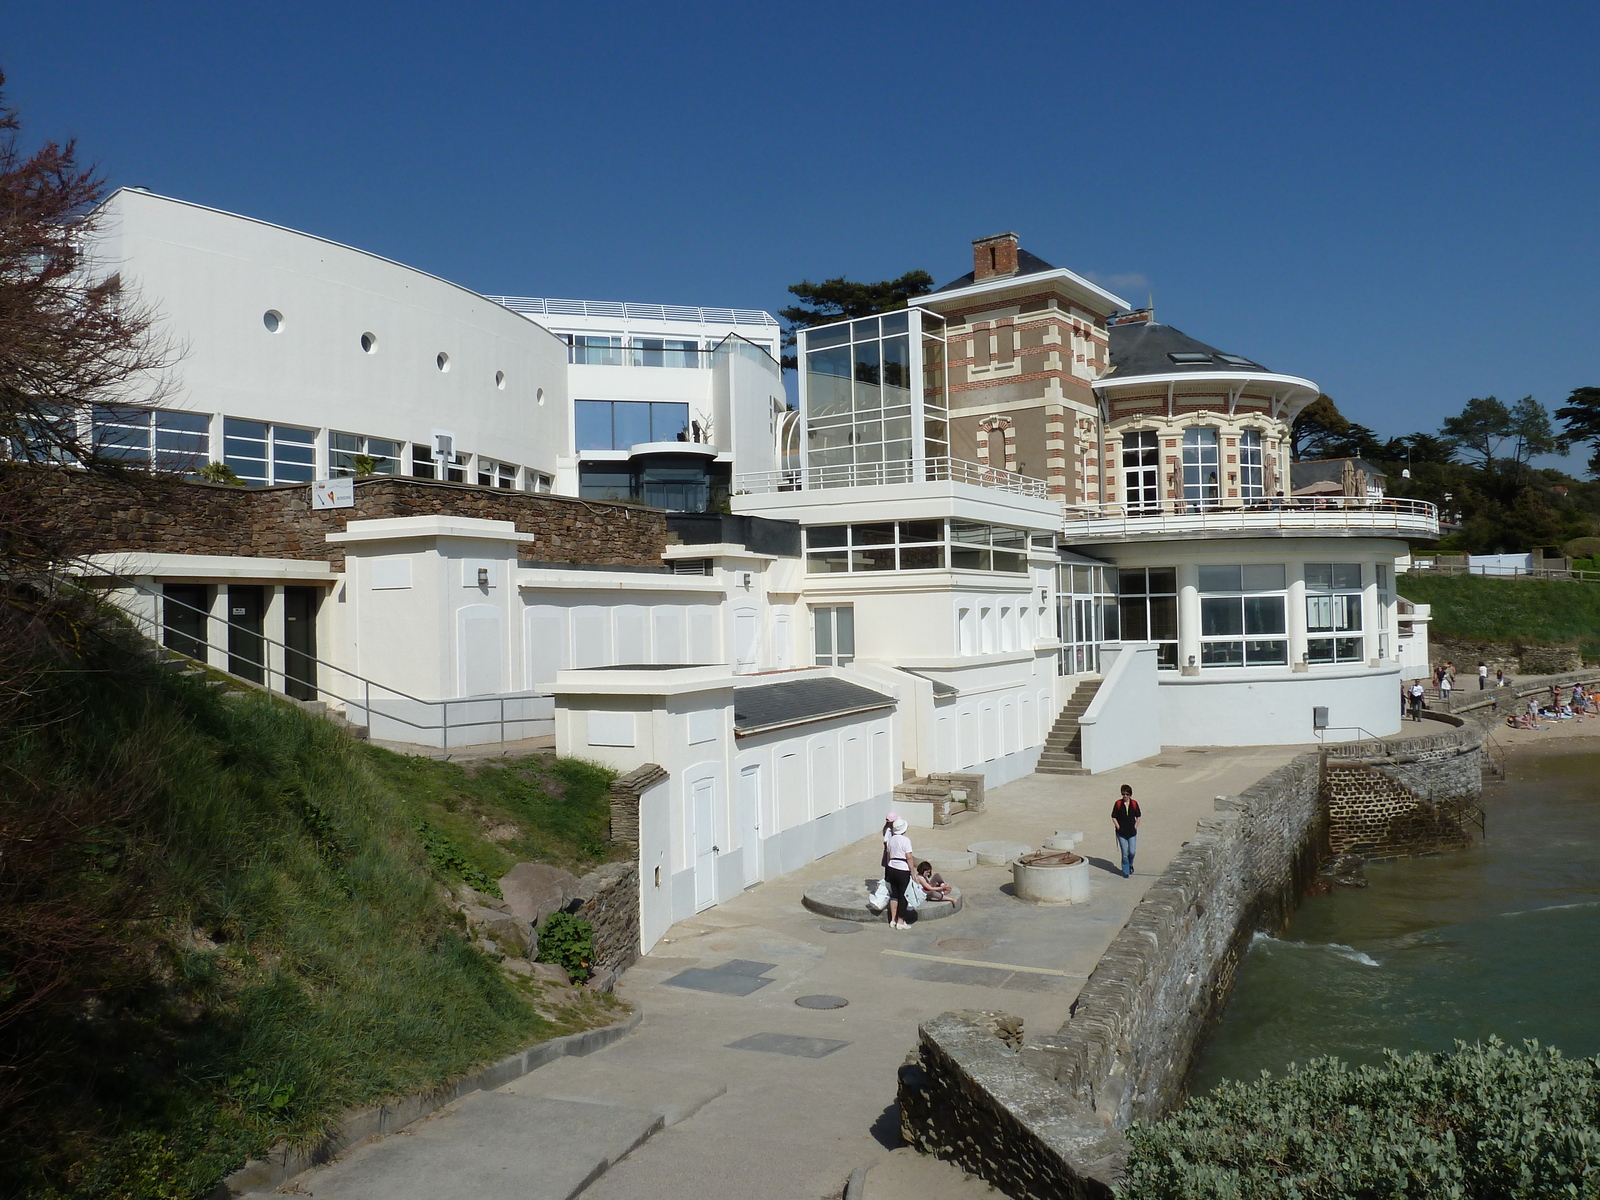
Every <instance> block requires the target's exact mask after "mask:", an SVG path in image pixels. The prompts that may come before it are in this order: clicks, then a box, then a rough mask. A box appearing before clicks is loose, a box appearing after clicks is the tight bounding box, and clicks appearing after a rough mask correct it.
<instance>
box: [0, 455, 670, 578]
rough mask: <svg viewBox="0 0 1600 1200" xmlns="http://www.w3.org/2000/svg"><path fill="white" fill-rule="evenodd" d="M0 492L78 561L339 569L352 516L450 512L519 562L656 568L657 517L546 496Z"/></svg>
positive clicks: (224, 489)
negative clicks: (281, 561) (303, 563)
mask: <svg viewBox="0 0 1600 1200" xmlns="http://www.w3.org/2000/svg"><path fill="white" fill-rule="evenodd" d="M0 471H3V472H4V479H3V480H0V482H3V484H4V485H5V486H6V487H7V488H13V487H14V488H16V489H18V490H19V492H20V493H21V494H24V495H26V496H27V498H28V501H29V503H30V504H32V505H34V506H35V507H37V508H39V509H41V510H43V511H45V512H48V513H49V514H51V519H52V524H53V525H57V526H59V527H62V528H64V529H69V530H71V532H72V534H73V544H75V545H78V546H81V547H82V552H83V553H85V554H111V553H117V552H129V553H140V554H214V555H239V556H243V557H247V558H289V559H299V560H322V561H324V562H328V563H331V564H332V565H333V569H334V570H335V571H342V570H343V569H344V548H343V547H342V546H337V545H329V544H328V542H327V541H326V535H327V534H329V533H335V532H338V531H340V530H343V529H344V527H345V525H346V524H347V523H348V522H350V521H366V520H373V519H377V518H383V517H415V516H434V515H443V516H455V517H481V518H484V519H488V520H495V521H511V522H513V523H514V524H515V525H516V528H517V529H518V530H519V531H526V532H527V534H528V535H529V536H528V540H527V541H526V542H525V543H523V544H522V545H520V546H519V547H518V557H519V558H521V559H523V560H527V561H533V562H543V563H580V564H584V565H592V566H631V567H637V566H652V567H659V566H661V565H662V561H661V552H662V550H664V549H665V548H666V545H667V523H666V514H665V513H664V512H661V511H658V510H656V509H650V508H641V507H639V506H638V505H633V504H616V503H612V502H608V501H598V500H578V499H573V498H571V497H567V496H552V495H549V494H547V493H534V492H514V491H508V490H504V489H501V488H487V487H476V486H472V485H468V484H459V483H440V482H437V481H435V480H428V479H407V478H402V477H398V476H387V475H380V476H373V477H370V478H367V479H358V480H356V481H355V506H354V507H353V508H340V509H320V510H319V509H313V508H312V507H311V489H310V487H309V486H307V485H306V484H285V485H282V486H278V487H268V488H241V487H230V486H228V485H226V484H215V483H202V482H195V481H189V480H174V479H171V478H167V477H162V476H152V475H147V474H144V473H142V472H135V471H128V472H117V473H115V474H100V473H94V472H89V471H76V470H64V469H56V468H40V467H21V466H15V465H9V466H6V467H4V468H0Z"/></svg>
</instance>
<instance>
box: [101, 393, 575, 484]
mask: <svg viewBox="0 0 1600 1200" xmlns="http://www.w3.org/2000/svg"><path fill="white" fill-rule="evenodd" d="M89 423H90V431H91V436H92V438H93V442H94V446H95V448H96V450H97V451H98V452H99V453H100V454H101V455H103V456H105V457H107V458H111V459H115V460H117V461H119V462H123V463H127V464H128V465H130V466H146V467H153V468H155V469H156V470H160V471H173V472H177V473H182V474H188V475H194V474H198V473H199V471H200V469H201V468H202V467H204V466H205V465H206V464H207V463H208V462H211V461H212V450H211V417H210V416H209V415H208V414H206V413H195V412H175V411H172V410H169V409H149V408H131V407H126V406H110V405H93V406H91V408H90V412H89ZM317 435H318V431H317V430H315V429H306V428H302V427H300V426H295V425H278V424H273V423H270V422H267V421H251V420H246V419H244V418H241V417H223V418H222V455H221V457H220V461H221V462H223V463H225V464H226V465H227V466H228V468H229V469H230V470H232V471H233V473H234V474H235V475H237V476H238V477H239V478H240V479H242V480H244V481H245V482H246V483H248V484H251V485H252V486H255V487H265V486H267V485H269V484H278V483H309V482H311V481H312V480H313V479H316V478H317V477H318V475H317ZM407 445H408V443H406V442H403V441H395V440H393V439H390V438H379V437H372V436H369V435H367V434H361V433H343V432H340V431H338V430H330V431H329V432H328V452H327V465H328V471H327V473H328V474H329V475H331V476H337V475H358V474H372V475H401V474H410V475H411V476H413V477H415V478H418V479H435V478H440V477H442V478H444V479H445V480H447V481H448V482H451V483H468V482H476V483H478V484H480V485H481V486H484V487H500V488H513V489H514V488H516V487H517V486H518V483H519V480H523V472H522V468H520V467H519V466H517V465H516V464H514V463H506V462H500V461H498V460H496V459H490V458H486V457H484V456H483V455H478V456H477V458H476V462H474V461H473V459H474V456H473V455H471V454H467V453H463V452H460V451H455V452H452V454H451V455H450V456H449V458H447V459H446V460H444V461H443V462H442V463H436V462H435V459H434V447H432V446H425V445H421V444H417V445H413V446H412V447H411V453H410V470H409V471H407V470H406V463H405V455H406V446H407ZM441 472H442V475H441ZM524 482H525V485H526V487H527V490H528V491H530V492H548V491H552V490H553V489H554V487H555V480H554V479H553V478H552V477H551V476H549V475H546V474H544V473H542V472H539V471H535V470H533V469H532V468H529V469H528V471H527V472H526V477H525V480H524Z"/></svg>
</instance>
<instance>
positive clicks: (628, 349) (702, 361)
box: [567, 333, 711, 367]
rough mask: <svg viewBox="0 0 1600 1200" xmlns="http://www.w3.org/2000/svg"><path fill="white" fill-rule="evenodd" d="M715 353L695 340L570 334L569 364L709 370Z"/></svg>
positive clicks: (568, 338)
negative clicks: (625, 340) (625, 339)
mask: <svg viewBox="0 0 1600 1200" xmlns="http://www.w3.org/2000/svg"><path fill="white" fill-rule="evenodd" d="M710 359H711V352H710V351H709V350H707V351H702V350H701V349H700V343H699V342H697V341H695V340H694V339H692V338H669V337H632V338H629V339H628V340H627V343H626V344H624V342H623V339H622V337H621V336H620V335H606V334H593V333H574V334H570V335H567V361H568V362H571V363H578V364H579V365H582V366H588V367H709V366H710V365H711V362H710Z"/></svg>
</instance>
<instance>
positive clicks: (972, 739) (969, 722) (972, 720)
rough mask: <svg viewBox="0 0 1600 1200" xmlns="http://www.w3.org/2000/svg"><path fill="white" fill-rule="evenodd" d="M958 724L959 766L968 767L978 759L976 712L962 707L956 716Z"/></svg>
mask: <svg viewBox="0 0 1600 1200" xmlns="http://www.w3.org/2000/svg"><path fill="white" fill-rule="evenodd" d="M957 721H958V722H959V726H960V741H959V743H958V744H959V745H960V747H961V753H960V755H959V758H960V763H959V765H960V766H963V767H970V766H971V765H972V764H973V763H975V762H977V761H979V760H978V714H977V713H975V712H973V711H972V709H970V708H963V709H962V710H961V712H960V714H959V715H958V717H957Z"/></svg>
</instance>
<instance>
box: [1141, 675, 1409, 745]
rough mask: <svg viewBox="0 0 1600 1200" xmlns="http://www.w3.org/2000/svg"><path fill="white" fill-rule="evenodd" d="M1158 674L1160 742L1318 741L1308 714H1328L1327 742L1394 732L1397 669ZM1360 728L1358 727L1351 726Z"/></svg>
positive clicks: (1396, 725)
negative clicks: (1323, 709) (1318, 709)
mask: <svg viewBox="0 0 1600 1200" xmlns="http://www.w3.org/2000/svg"><path fill="white" fill-rule="evenodd" d="M1229 674H1230V675H1233V676H1235V677H1234V678H1219V677H1218V676H1217V675H1215V674H1209V673H1208V674H1203V675H1198V676H1179V675H1175V674H1173V673H1172V672H1170V671H1163V672H1161V673H1160V688H1161V741H1162V743H1163V744H1164V745H1167V746H1280V745H1290V746H1293V745H1303V744H1308V743H1312V742H1315V741H1316V740H1317V736H1316V732H1315V730H1314V729H1313V728H1312V724H1311V713H1312V709H1313V708H1315V707H1317V706H1325V707H1326V708H1327V709H1328V725H1329V727H1330V728H1329V729H1328V733H1327V740H1328V741H1330V742H1342V741H1352V740H1354V739H1357V738H1361V737H1365V736H1367V735H1372V736H1376V737H1389V736H1391V735H1393V734H1396V733H1399V732H1400V674H1401V672H1400V664H1398V663H1394V662H1387V663H1385V664H1384V665H1383V666H1382V667H1367V666H1357V667H1354V668H1350V669H1340V668H1334V667H1318V668H1315V669H1314V670H1313V671H1310V672H1290V671H1261V670H1257V671H1254V672H1252V673H1251V675H1250V677H1249V678H1244V677H1243V676H1244V675H1245V672H1244V671H1238V672H1230V673H1229ZM1356 727H1359V730H1360V731H1358V729H1357V728H1356Z"/></svg>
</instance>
